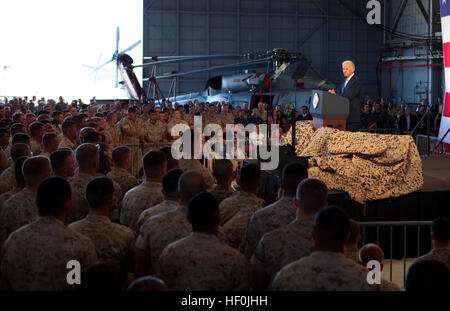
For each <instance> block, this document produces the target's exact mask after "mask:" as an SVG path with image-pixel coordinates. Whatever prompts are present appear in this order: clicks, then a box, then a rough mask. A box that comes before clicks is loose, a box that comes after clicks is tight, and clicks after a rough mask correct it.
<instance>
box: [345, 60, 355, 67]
mask: <svg viewBox="0 0 450 311" xmlns="http://www.w3.org/2000/svg"><path fill="white" fill-rule="evenodd" d="M346 63H350V64H351V65H352V66H353V68H356V66H355V63H354V62H353V61H351V60H345V61H343V62H342V65H344V64H346Z"/></svg>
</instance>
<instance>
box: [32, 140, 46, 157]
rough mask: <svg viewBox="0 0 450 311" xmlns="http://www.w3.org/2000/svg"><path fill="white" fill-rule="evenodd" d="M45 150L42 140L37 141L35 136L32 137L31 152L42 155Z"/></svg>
mask: <svg viewBox="0 0 450 311" xmlns="http://www.w3.org/2000/svg"><path fill="white" fill-rule="evenodd" d="M43 150H44V145H43V144H42V143H40V142H37V141H36V140H34V139H33V138H32V139H31V152H32V153H33V155H34V156H37V155H40V154H41V152H42V151H43Z"/></svg>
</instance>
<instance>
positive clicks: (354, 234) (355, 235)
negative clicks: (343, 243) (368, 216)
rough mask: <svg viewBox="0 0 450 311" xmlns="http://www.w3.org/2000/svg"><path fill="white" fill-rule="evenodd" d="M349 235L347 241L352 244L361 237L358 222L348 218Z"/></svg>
mask: <svg viewBox="0 0 450 311" xmlns="http://www.w3.org/2000/svg"><path fill="white" fill-rule="evenodd" d="M349 232H350V235H349V237H348V240H347V243H349V244H353V243H356V242H358V239H359V238H360V237H361V231H360V226H359V223H357V222H356V221H355V220H353V219H350V228H349Z"/></svg>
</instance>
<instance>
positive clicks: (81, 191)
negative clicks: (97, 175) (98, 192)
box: [68, 171, 94, 224]
mask: <svg viewBox="0 0 450 311" xmlns="http://www.w3.org/2000/svg"><path fill="white" fill-rule="evenodd" d="M93 178H94V177H93V176H92V175H89V174H85V173H80V172H79V171H77V172H75V175H73V176H72V177H70V178H69V183H70V187H71V188H72V211H71V212H70V216H69V219H68V223H69V224H70V223H71V222H74V221H77V220H80V219H83V218H84V217H86V215H87V213H88V210H89V207H88V202H87V199H86V186H87V184H88V183H89V182H90V181H91V180H92V179H93Z"/></svg>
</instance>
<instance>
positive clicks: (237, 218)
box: [222, 204, 261, 249]
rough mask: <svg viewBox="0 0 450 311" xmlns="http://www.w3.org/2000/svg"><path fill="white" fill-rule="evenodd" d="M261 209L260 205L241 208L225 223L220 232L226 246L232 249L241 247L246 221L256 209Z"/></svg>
mask: <svg viewBox="0 0 450 311" xmlns="http://www.w3.org/2000/svg"><path fill="white" fill-rule="evenodd" d="M260 208H261V205H260V204H250V205H247V206H245V207H244V208H241V209H240V210H239V211H238V212H237V213H236V214H235V215H234V216H233V217H232V218H231V219H230V220H229V221H227V222H226V223H225V224H224V225H223V227H222V230H223V232H224V234H225V238H226V241H227V243H228V245H230V246H231V247H233V248H236V249H238V248H240V249H242V248H243V247H242V246H241V244H243V240H244V239H245V230H246V229H247V224H248V220H249V219H250V217H252V215H253V213H255V212H256V211H257V210H258V209H260Z"/></svg>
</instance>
